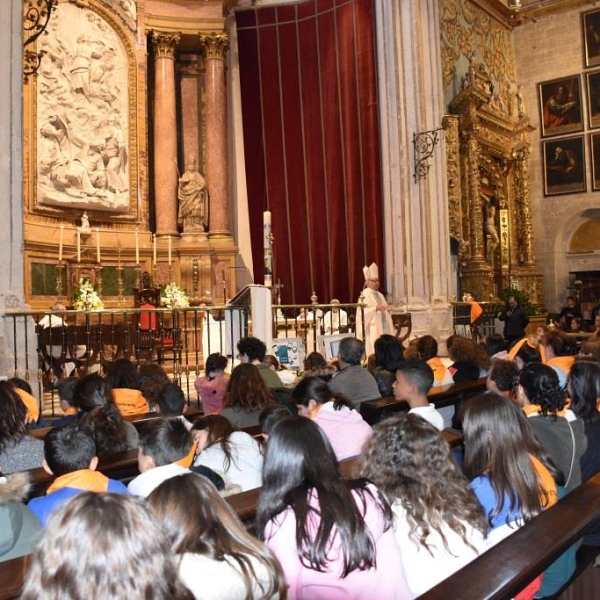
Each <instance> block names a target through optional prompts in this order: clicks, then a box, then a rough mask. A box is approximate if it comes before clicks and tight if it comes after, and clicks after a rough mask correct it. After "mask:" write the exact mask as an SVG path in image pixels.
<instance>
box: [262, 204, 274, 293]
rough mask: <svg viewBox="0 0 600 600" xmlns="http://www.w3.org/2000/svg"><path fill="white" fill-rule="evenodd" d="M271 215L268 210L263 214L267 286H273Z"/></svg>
mask: <svg viewBox="0 0 600 600" xmlns="http://www.w3.org/2000/svg"><path fill="white" fill-rule="evenodd" d="M271 241H272V240H271V213H270V212H269V211H268V210H267V211H265V212H264V214H263V250H264V259H265V285H266V286H267V287H271V286H272V285H273V265H272V262H273V248H272V246H271Z"/></svg>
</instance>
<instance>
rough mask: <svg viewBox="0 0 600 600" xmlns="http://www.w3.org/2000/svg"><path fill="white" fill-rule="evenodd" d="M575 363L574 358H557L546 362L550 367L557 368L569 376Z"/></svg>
mask: <svg viewBox="0 0 600 600" xmlns="http://www.w3.org/2000/svg"><path fill="white" fill-rule="evenodd" d="M574 362H575V357H574V356H555V357H554V358H551V359H550V360H548V361H546V364H547V365H548V366H549V367H557V368H558V369H560V370H561V371H563V372H564V373H566V374H567V375H568V374H569V373H570V372H571V367H572V366H573V363H574Z"/></svg>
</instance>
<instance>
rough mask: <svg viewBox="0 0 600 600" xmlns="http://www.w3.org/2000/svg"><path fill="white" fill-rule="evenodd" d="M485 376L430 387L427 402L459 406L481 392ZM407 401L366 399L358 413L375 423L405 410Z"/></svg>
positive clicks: (388, 398) (407, 407)
mask: <svg viewBox="0 0 600 600" xmlns="http://www.w3.org/2000/svg"><path fill="white" fill-rule="evenodd" d="M485 384H486V378H485V377H482V378H481V379H477V380H475V381H464V382H462V383H454V384H452V385H447V386H444V387H438V388H432V389H431V390H430V392H429V394H427V398H428V399H429V402H433V404H435V407H436V408H441V407H444V406H451V405H454V406H459V405H460V404H461V403H462V402H463V401H465V400H467V399H469V398H471V397H473V396H476V395H478V394H483V392H485V390H486V387H485ZM408 409H409V406H408V403H407V402H406V401H404V400H396V399H395V398H394V397H393V396H387V397H385V398H377V399H375V400H367V401H365V402H362V403H361V405H360V414H361V415H362V416H363V419H364V420H365V421H366V422H367V423H369V425H375V423H379V421H381V420H382V419H385V418H386V417H389V416H390V415H392V414H394V413H396V412H407V411H408Z"/></svg>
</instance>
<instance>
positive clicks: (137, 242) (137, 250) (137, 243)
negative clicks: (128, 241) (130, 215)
mask: <svg viewBox="0 0 600 600" xmlns="http://www.w3.org/2000/svg"><path fill="white" fill-rule="evenodd" d="M135 264H136V265H139V264H140V240H139V236H138V230H137V229H136V230H135Z"/></svg>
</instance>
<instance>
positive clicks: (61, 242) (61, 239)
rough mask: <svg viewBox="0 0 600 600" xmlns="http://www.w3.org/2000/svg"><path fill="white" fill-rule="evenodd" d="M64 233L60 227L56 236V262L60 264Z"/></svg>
mask: <svg viewBox="0 0 600 600" xmlns="http://www.w3.org/2000/svg"><path fill="white" fill-rule="evenodd" d="M64 233H65V226H64V225H61V226H60V233H59V235H58V262H62V251H63V234H64Z"/></svg>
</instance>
